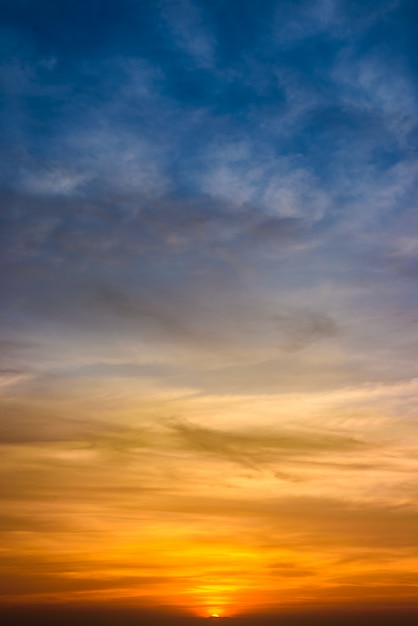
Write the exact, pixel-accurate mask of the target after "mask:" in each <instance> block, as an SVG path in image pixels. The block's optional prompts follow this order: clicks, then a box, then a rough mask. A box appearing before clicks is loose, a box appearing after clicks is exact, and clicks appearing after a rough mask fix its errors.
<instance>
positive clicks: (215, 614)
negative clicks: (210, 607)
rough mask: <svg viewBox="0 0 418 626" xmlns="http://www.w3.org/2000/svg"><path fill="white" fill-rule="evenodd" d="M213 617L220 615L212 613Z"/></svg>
mask: <svg viewBox="0 0 418 626" xmlns="http://www.w3.org/2000/svg"><path fill="white" fill-rule="evenodd" d="M211 617H220V616H219V615H218V614H217V613H212V615H211Z"/></svg>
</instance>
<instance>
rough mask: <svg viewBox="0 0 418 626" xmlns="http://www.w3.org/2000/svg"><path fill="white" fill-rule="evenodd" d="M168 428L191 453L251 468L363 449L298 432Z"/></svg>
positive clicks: (190, 426) (330, 437)
mask: <svg viewBox="0 0 418 626" xmlns="http://www.w3.org/2000/svg"><path fill="white" fill-rule="evenodd" d="M168 426H169V428H170V429H171V430H172V431H173V432H174V433H175V434H176V435H177V437H179V439H180V442H182V443H183V445H185V446H186V447H187V448H189V449H191V450H194V451H197V452H199V451H201V452H206V453H209V454H215V455H219V456H221V457H224V458H226V459H228V460H229V461H232V462H235V463H239V464H242V465H244V466H248V467H254V468H257V467H258V466H260V465H261V466H262V465H263V464H269V463H274V462H277V461H278V460H280V459H285V460H286V459H288V458H289V457H292V456H294V457H298V456H302V457H303V456H304V455H306V454H323V453H327V452H328V453H330V452H347V451H353V450H359V449H362V448H364V446H365V445H366V444H365V443H364V442H362V441H360V440H356V439H354V438H351V437H349V436H343V435H335V434H331V433H330V434H319V433H317V432H311V433H309V432H303V431H300V432H298V431H297V430H295V431H292V430H283V431H281V432H277V431H276V432H275V431H267V430H266V429H262V430H261V432H260V429H253V430H248V431H242V430H241V431H223V430H218V429H214V428H208V427H203V426H200V425H196V424H190V423H187V422H181V421H177V422H175V421H171V422H169V423H168ZM263 430H264V432H263Z"/></svg>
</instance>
